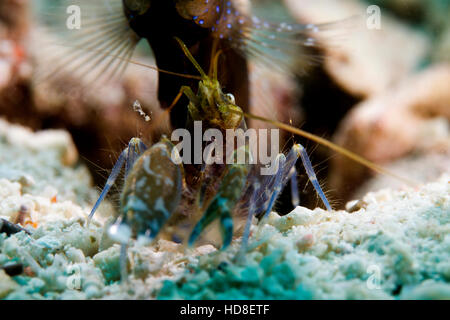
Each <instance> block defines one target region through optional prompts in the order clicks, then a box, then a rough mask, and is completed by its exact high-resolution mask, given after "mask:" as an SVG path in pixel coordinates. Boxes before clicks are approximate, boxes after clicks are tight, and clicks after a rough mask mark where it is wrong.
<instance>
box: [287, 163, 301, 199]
mask: <svg viewBox="0 0 450 320" xmlns="http://www.w3.org/2000/svg"><path fill="white" fill-rule="evenodd" d="M289 174H290V176H291V177H290V178H289V180H290V181H291V201H292V206H293V207H294V208H296V207H298V206H299V205H300V196H299V192H298V181H297V169H295V166H293V167H292V169H291V172H289Z"/></svg>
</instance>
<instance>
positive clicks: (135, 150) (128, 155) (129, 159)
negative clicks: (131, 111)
mask: <svg viewBox="0 0 450 320" xmlns="http://www.w3.org/2000/svg"><path fill="white" fill-rule="evenodd" d="M146 149H147V146H146V145H145V144H144V143H143V142H142V141H141V139H139V138H133V139H131V140H130V142H129V143H128V147H127V148H126V149H125V150H123V151H122V152H121V153H120V156H119V158H118V159H117V161H116V163H115V165H114V167H113V169H112V171H111V174H110V175H109V177H108V180H107V181H106V184H105V186H104V187H103V190H102V192H101V194H100V196H99V198H98V200H97V202H96V203H95V205H94V207H93V208H92V210H91V213H90V214H89V218H88V219H89V221H90V220H91V219H92V218H93V217H94V214H95V211H97V209H98V207H99V205H100V203H101V202H102V201H103V200H104V199H105V197H106V195H107V194H108V192H109V190H110V189H111V187H112V186H113V185H114V182H115V181H116V179H117V177H118V176H119V173H120V170H121V169H122V167H123V165H124V163H125V176H127V175H128V173H129V170H130V169H131V168H132V167H133V164H134V162H135V161H136V159H137V158H138V157H139V155H140V154H142V153H143V152H144V151H145V150H146Z"/></svg>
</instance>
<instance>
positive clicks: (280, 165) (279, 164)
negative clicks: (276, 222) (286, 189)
mask: <svg viewBox="0 0 450 320" xmlns="http://www.w3.org/2000/svg"><path fill="white" fill-rule="evenodd" d="M285 163H286V157H285V156H284V154H282V153H280V154H279V155H278V156H277V158H276V168H277V172H276V175H275V184H274V186H275V188H274V190H273V192H272V196H271V197H270V201H269V205H268V206H267V209H266V212H265V214H264V217H263V218H266V217H267V216H268V215H269V213H270V211H272V208H273V205H274V204H275V200H276V199H277V198H278V195H279V194H280V192H281V190H282V188H283V186H284V184H283V172H284V170H283V169H284V166H285Z"/></svg>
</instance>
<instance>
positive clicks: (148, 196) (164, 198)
mask: <svg viewBox="0 0 450 320" xmlns="http://www.w3.org/2000/svg"><path fill="white" fill-rule="evenodd" d="M174 150H175V148H173V145H171V143H169V142H167V141H162V142H159V143H157V144H155V145H154V146H152V147H151V148H150V149H148V150H147V151H146V152H145V153H143V154H142V155H141V156H140V157H139V158H138V159H137V160H136V161H135V162H134V165H133V166H132V168H131V169H130V171H129V173H128V175H127V179H126V180H125V186H124V189H123V191H122V194H121V213H122V216H123V220H124V222H125V223H126V224H128V225H129V226H130V228H131V230H132V232H133V234H134V235H147V236H149V237H150V239H154V238H155V237H156V236H157V235H158V233H159V232H160V231H161V229H162V228H163V227H164V225H165V224H166V222H167V221H168V220H169V218H170V217H171V216H172V215H173V213H174V212H175V210H176V208H177V207H178V204H179V203H180V200H181V194H182V180H183V173H182V165H181V164H178V161H177V159H173V158H174V156H173V152H174Z"/></svg>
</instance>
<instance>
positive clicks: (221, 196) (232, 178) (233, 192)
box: [188, 146, 249, 249]
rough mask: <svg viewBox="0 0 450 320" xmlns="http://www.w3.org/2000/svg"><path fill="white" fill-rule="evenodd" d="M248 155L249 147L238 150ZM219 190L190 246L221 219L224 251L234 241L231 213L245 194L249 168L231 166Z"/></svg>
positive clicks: (237, 165)
mask: <svg viewBox="0 0 450 320" xmlns="http://www.w3.org/2000/svg"><path fill="white" fill-rule="evenodd" d="M240 151H241V152H245V153H246V154H248V152H249V151H248V146H243V147H241V148H239V149H238V150H236V151H235V152H234V154H235V155H236V154H237V153H238V152H240ZM227 170H228V171H227V173H226V174H225V176H224V178H223V180H222V182H221V184H220V187H219V190H218V192H217V194H216V196H215V197H214V199H213V200H212V202H211V204H210V205H209V206H208V208H207V209H206V212H205V214H204V215H203V217H202V218H201V219H200V221H199V222H198V223H197V224H196V225H195V227H194V229H193V230H192V232H191V235H190V237H189V240H188V245H189V246H192V245H193V244H194V243H195V241H196V240H197V238H198V237H199V235H200V234H201V232H202V231H203V230H204V229H205V228H206V227H207V226H208V225H209V224H211V223H212V222H213V221H214V220H216V219H220V230H221V234H222V249H226V248H227V247H228V246H229V245H230V243H231V240H232V239H233V219H232V216H231V212H233V209H234V207H235V206H236V204H237V203H238V202H239V200H240V199H241V197H242V193H243V192H244V189H245V186H246V183H247V176H248V173H249V168H248V166H247V165H245V164H229V165H228V168H227Z"/></svg>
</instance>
